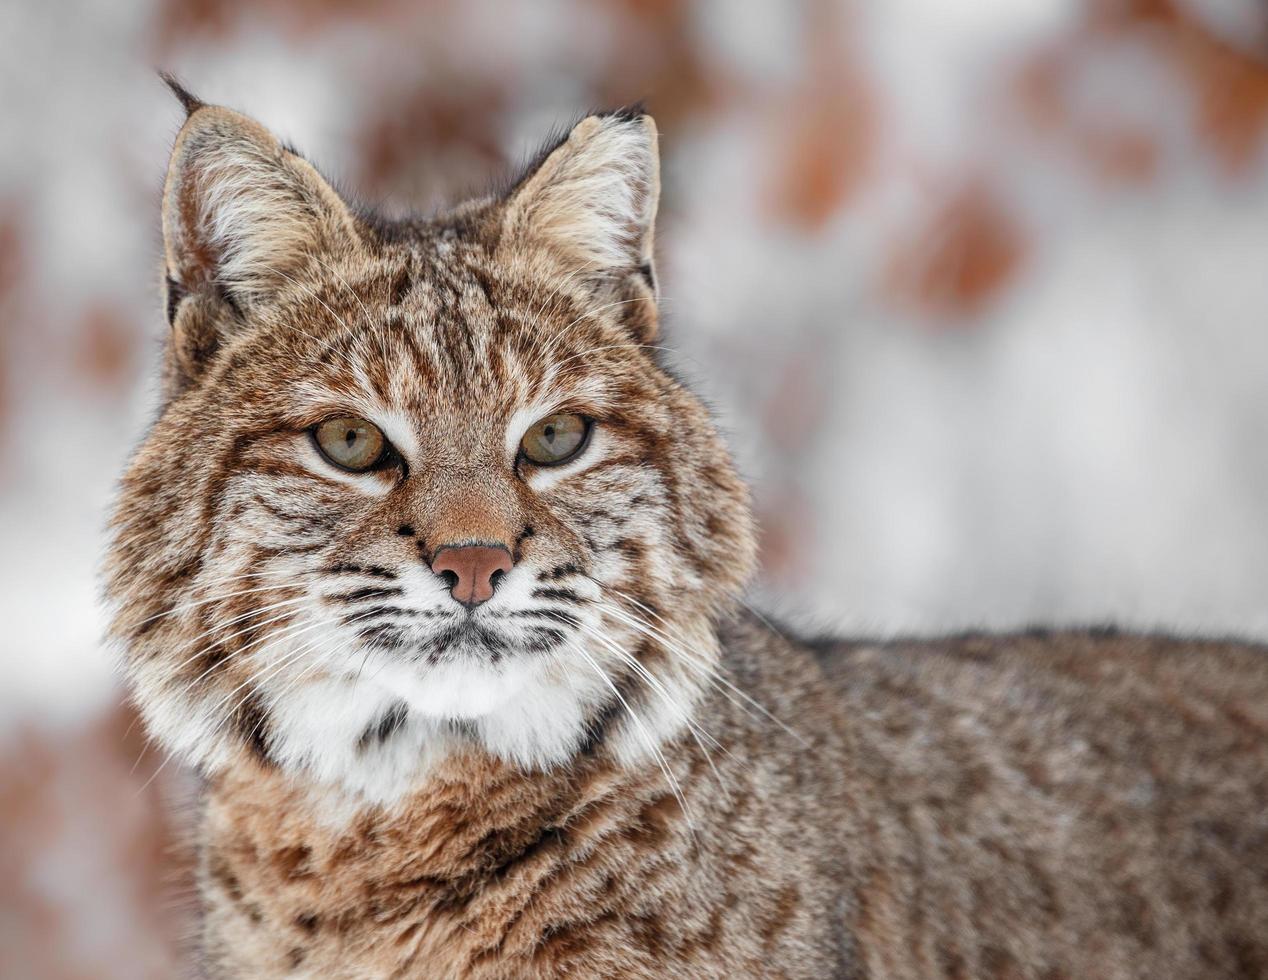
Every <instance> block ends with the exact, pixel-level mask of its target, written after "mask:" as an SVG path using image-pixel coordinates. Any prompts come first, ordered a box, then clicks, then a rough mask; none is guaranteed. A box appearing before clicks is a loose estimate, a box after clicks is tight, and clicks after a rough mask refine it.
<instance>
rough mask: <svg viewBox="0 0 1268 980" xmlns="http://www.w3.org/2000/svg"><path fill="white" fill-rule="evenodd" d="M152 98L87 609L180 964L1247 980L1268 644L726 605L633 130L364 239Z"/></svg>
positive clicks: (297, 164)
mask: <svg viewBox="0 0 1268 980" xmlns="http://www.w3.org/2000/svg"><path fill="white" fill-rule="evenodd" d="M178 94H180V95H181V96H182V98H183V100H184V101H185V104H186V109H187V110H188V118H187V120H186V122H185V125H184V127H183V129H182V130H181V134H180V136H179V137H178V139H177V143H176V148H175V151H174V153H173V157H172V162H171V165H170V168H169V173H168V179H167V184H166V188H165V192H164V208H163V224H164V236H165V243H166V266H167V287H168V304H167V307H168V315H169V319H170V321H171V325H172V336H171V340H170V342H169V345H168V352H167V355H166V362H165V379H164V400H163V406H162V409H161V411H160V414H159V416H158V419H157V420H156V422H155V423H154V425H153V427H152V428H151V430H150V432H149V433H148V435H147V436H146V439H145V440H144V442H143V443H142V445H141V447H140V448H139V450H138V452H137V453H136V455H135V457H134V458H133V460H132V462H131V463H130V465H129V468H128V470H127V472H126V473H125V476H124V479H123V482H122V487H121V491H120V496H119V502H118V506H117V508H116V512H115V517H114V521H113V540H112V547H111V556H110V562H109V567H108V574H107V591H108V595H109V596H110V598H111V600H112V602H113V604H114V618H113V625H112V635H113V637H114V638H115V640H116V642H117V643H118V645H119V647H120V649H121V650H122V653H123V659H124V662H125V665H126V669H127V672H128V675H129V678H130V681H131V683H132V685H133V688H134V691H135V694H136V698H137V700H138V703H139V705H140V707H141V709H142V712H143V714H144V716H145V718H146V720H147V723H148V725H149V728H150V730H151V732H152V733H153V734H154V735H155V736H156V737H157V738H158V739H160V740H161V741H162V742H163V744H164V745H165V746H166V747H167V748H168V749H169V750H170V751H172V752H174V753H177V754H178V755H180V756H181V757H183V758H185V759H187V760H189V761H190V762H191V763H192V764H194V765H195V766H197V767H198V768H199V769H200V770H201V772H202V773H203V774H204V775H205V778H206V793H205V801H204V810H203V815H202V821H201V834H200V854H201V859H200V887H201V893H202V901H203V905H204V910H205V916H204V936H203V943H202V947H203V960H204V966H205V969H206V971H207V972H208V973H209V974H210V975H211V976H214V977H234V978H237V977H242V978H246V977H251V978H267V977H304V976H308V977H323V978H325V977H330V978H339V977H346V978H367V977H415V976H417V977H489V978H494V977H498V978H501V977H514V978H519V977H554V976H579V977H649V978H650V977H665V976H681V977H693V978H694V977H702V978H703V977H736V976H761V977H768V976H769V977H842V978H845V977H859V978H863V977H932V976H947V977H1001V978H1002V977H1034V978H1045V980H1058V978H1069V980H1074V978H1082V977H1138V976H1153V977H1160V976H1166V977H1200V976H1229V977H1232V976H1244V977H1252V976H1264V975H1268V651H1265V650H1264V649H1263V648H1260V647H1256V646H1252V645H1248V644H1238V643H1231V642H1229V643H1217V642H1198V641H1192V642H1191V641H1185V640H1179V639H1172V638H1161V637H1140V636H1127V635H1118V634H1114V633H1111V632H1082V633H1080V632H1064V633H1062V632H1054V633H1027V634H1021V635H1017V636H1001V637H988V636H965V637H956V638H951V639H946V640H940V641H932V640H931V641H920V642H888V643H861V642H845V641H840V642H822V643H807V642H804V641H801V640H797V639H794V638H790V637H787V636H785V635H783V634H782V633H781V632H780V631H779V630H777V629H775V628H774V627H772V626H770V625H768V624H767V623H766V622H765V621H763V620H760V619H759V618H758V617H756V616H755V615H753V614H752V613H750V612H748V611H746V610H745V608H744V607H743V606H742V603H741V602H740V596H741V594H742V591H743V589H744V587H745V583H746V582H747V580H748V579H749V577H750V575H751V572H752V569H753V564H754V534H753V529H752V525H751V520H750V517H749V510H748V500H747V493H746V490H745V487H744V485H743V483H742V482H741V481H740V480H739V478H738V477H737V476H736V474H735V471H734V468H733V466H732V464H731V461H730V458H729V456H728V455H727V453H726V451H725V449H724V448H723V446H722V444H721V442H720V440H719V438H718V436H717V434H716V432H715V430H714V428H713V426H712V424H711V422H710V421H709V418H708V416H707V414H706V412H705V411H704V409H703V408H702V407H701V405H700V403H699V401H698V400H697V399H696V398H695V397H694V396H693V395H692V394H691V393H690V392H689V391H688V390H687V389H686V388H685V387H683V385H682V384H681V383H680V382H679V381H678V380H677V379H676V378H675V377H674V376H673V375H672V373H670V372H669V371H668V370H667V369H666V368H665V367H664V365H663V364H662V363H661V361H660V360H659V357H658V354H657V351H656V337H657V331H658V323H657V298H656V279H655V273H654V270H653V265H652V239H653V226H654V217H655V211H656V202H657V196H658V191H659V177H658V169H657V166H658V165H657V154H656V132H655V128H654V126H653V125H652V122H651V120H650V118H649V117H647V116H646V115H644V114H642V113H641V112H620V113H614V114H610V115H601V116H591V117H588V118H586V119H585V120H583V121H582V122H581V123H579V124H578V125H577V126H576V127H575V128H574V129H573V130H572V131H571V132H570V133H569V134H568V135H567V136H566V137H565V138H563V139H562V140H561V141H559V142H558V143H557V144H556V145H554V146H552V147H550V148H549V149H548V151H547V152H545V153H544V154H543V155H542V156H541V158H540V159H539V160H538V161H537V162H536V163H535V164H534V165H532V166H531V167H530V168H529V169H528V171H527V173H526V174H524V175H523V176H522V177H521V178H520V179H519V180H518V181H517V182H516V183H515V184H514V185H513V186H512V187H510V189H509V190H507V191H506V192H505V193H503V194H499V195H494V196H490V197H488V198H485V199H481V200H476V201H472V202H468V203H467V204H465V205H463V206H461V207H459V208H457V209H455V210H453V211H451V212H447V213H445V214H442V215H439V216H437V217H435V218H433V219H429V220H426V221H423V220H419V221H405V222H387V221H383V220H381V219H377V218H373V217H370V216H368V215H366V214H364V213H361V212H358V211H356V210H355V209H353V208H351V207H350V206H348V205H347V204H346V203H345V202H344V201H343V200H342V199H341V198H340V197H339V196H338V195H337V194H336V193H335V192H334V191H333V190H332V189H331V187H330V186H329V185H328V184H327V183H326V182H325V181H324V180H323V179H322V178H321V177H320V175H319V174H318V173H317V172H316V171H315V170H314V169H313V168H312V167H311V166H310V165H309V164H308V163H306V162H305V161H304V160H303V159H302V158H301V157H299V156H298V155H297V154H296V153H294V152H293V151H292V150H290V149H289V148H287V147H285V146H283V145H282V144H281V143H279V142H278V141H277V140H276V138H274V137H273V136H272V135H271V134H270V133H268V132H267V131H266V130H265V129H263V127H261V126H259V124H257V123H255V122H253V121H252V120H249V119H247V118H246V117H244V116H241V115H239V114H237V113H234V112H231V111H229V110H227V109H223V108H219V107H215V106H207V105H204V104H202V103H201V102H199V101H198V100H196V99H194V98H193V97H192V96H189V95H188V94H187V93H184V92H183V91H179V92H178Z"/></svg>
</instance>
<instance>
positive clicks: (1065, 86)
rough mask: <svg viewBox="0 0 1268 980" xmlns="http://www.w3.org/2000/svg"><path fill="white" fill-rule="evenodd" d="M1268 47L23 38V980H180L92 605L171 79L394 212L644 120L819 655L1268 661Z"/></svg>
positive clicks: (0, 825) (738, 433)
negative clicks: (248, 117) (1210, 653)
mask: <svg viewBox="0 0 1268 980" xmlns="http://www.w3.org/2000/svg"><path fill="white" fill-rule="evenodd" d="M1266 10H1268V8H1265V7H1264V6H1263V5H1261V4H1260V3H1258V2H1257V0H1085V2H1080V0H854V2H830V0H818V2H790V0H761V2H758V0H744V2H743V3H739V2H731V3H728V2H724V0H703V2H695V3H688V2H682V0H655V2H636V0H591V2H581V0H538V2H533V3H509V2H500V3H494V2H490V0H474V2H472V0H463V2H460V0H428V2H414V3H409V2H405V0H396V2H393V0H381V2H357V3H354V2H351V0H312V2H306V3H294V2H284V0H263V2H261V0H256V2H250V3H249V2H246V0H162V2H156V0H149V2H136V3H130V4H121V3H118V2H114V0H95V2H94V0H77V2H73V3H71V2H56V0H48V2H44V3H37V2H34V0H25V2H20V3H8V4H3V5H0V112H2V118H3V120H4V137H3V140H2V141H0V519H2V521H3V539H2V540H3V552H2V554H3V562H2V564H0V617H2V618H3V623H4V629H3V631H0V632H2V638H0V976H4V977H6V978H7V977H23V978H28V977H29V978H40V980H43V978H54V977H56V978H79V977H83V978H115V977H118V978H129V980H131V978H144V977H156V978H157V977H171V976H176V975H180V973H181V969H182V968H181V967H180V966H179V963H180V960H181V935H182V931H183V930H184V929H185V927H186V922H187V920H186V918H185V917H184V913H183V912H182V910H181V907H180V901H179V899H180V897H181V892H182V889H185V888H187V881H186V880H185V874H186V872H185V857H184V852H183V849H182V847H181V846H180V841H179V835H178V834H177V833H176V831H175V829H174V825H173V820H172V819H171V817H170V816H169V814H168V808H167V806H166V805H165V804H166V803H168V802H170V801H171V800H172V799H173V798H174V797H175V796H177V795H179V793H180V790H181V780H180V777H179V774H175V775H174V774H173V772H172V769H173V768H174V767H168V769H167V770H165V771H164V772H163V773H161V774H160V775H159V778H157V779H155V780H153V781H150V777H151V776H152V775H153V774H154V772H155V770H156V768H157V766H158V764H159V762H160V760H159V759H157V758H156V757H155V755H154V752H153V750H150V751H149V752H144V751H143V750H144V741H143V738H142V736H141V734H140V732H139V731H137V729H136V728H135V727H130V726H131V722H132V720H133V719H132V717H131V715H130V714H129V712H128V709H127V708H126V707H125V706H124V705H123V704H122V702H121V699H120V693H119V690H118V688H117V685H116V684H115V682H114V680H113V678H112V673H111V670H110V666H109V663H108V661H107V659H106V658H105V657H104V655H103V654H102V652H101V651H100V648H99V645H98V635H99V633H100V630H101V622H100V618H99V615H98V611H97V607H96V603H95V594H96V592H95V590H96V586H95V582H94V575H95V568H96V565H97V563H98V561H99V557H100V549H101V533H100V532H101V526H102V521H103V508H104V506H105V504H106V501H107V499H108V497H109V494H110V490H111V485H112V481H113V480H114V479H115V477H116V475H117V473H118V471H119V469H120V467H121V465H122V462H123V460H124V458H125V456H126V454H127V452H128V451H129V449H130V447H131V446H132V444H133V442H134V441H135V440H136V439H137V437H138V435H139V433H140V431H141V429H142V427H143V425H144V423H145V421H146V419H147V417H148V414H149V413H150V411H151V410H152V405H153V387H152V384H151V375H152V374H153V368H154V364H155V361H156V355H157V352H158V349H159V345H160V344H161V342H162V339H163V335H164V332H165V329H166V327H165V323H164V320H163V317H162V315H161V311H160V309H159V301H158V282H159V226H158V195H159V189H160V187H161V182H162V177H163V169H164V164H165V162H166V156H167V152H168V150H169V147H170V144H171V140H172V138H173V136H174V135H175V133H176V131H177V129H178V127H179V124H180V121H181V115H182V114H181V112H180V110H179V108H178V106H177V105H176V103H175V101H174V100H173V99H172V98H171V96H170V95H169V94H168V93H167V92H166V91H165V90H164V89H163V88H162V86H161V85H160V84H159V82H158V80H157V78H156V76H155V74H154V71H153V68H154V66H160V67H165V68H168V69H170V70H173V71H175V72H177V73H178V74H179V75H180V76H181V77H182V78H184V79H185V80H186V81H187V82H188V84H189V85H190V86H191V88H193V90H194V91H195V92H196V93H198V94H199V95H200V96H201V97H202V98H204V99H205V100H207V101H213V102H222V103H225V104H228V105H232V106H234V107H236V108H239V109H242V110H244V111H247V112H249V113H251V114H253V115H255V116H257V117H258V118H259V119H261V120H262V121H263V122H265V123H266V124H267V125H269V126H270V127H272V128H273V129H274V130H275V131H277V132H278V133H279V134H281V135H282V136H283V137H285V138H287V139H289V140H291V141H293V142H294V143H295V144H296V145H297V146H299V147H300V148H301V149H302V150H303V151H305V153H306V154H307V155H309V156H310V158H312V159H313V160H314V161H316V162H317V163H318V165H319V166H320V167H322V168H323V169H324V170H325V171H326V173H327V174H329V175H331V176H333V177H335V178H337V179H338V180H340V181H341V182H342V183H343V184H344V185H345V186H347V187H350V188H353V189H356V190H357V191H358V192H359V193H360V195H361V196H363V197H364V198H365V199H368V200H371V201H381V202H384V203H385V204H387V205H389V206H392V207H396V208H404V207H408V206H413V207H420V208H427V207H431V206H434V205H436V204H438V203H439V202H442V201H445V200H448V199H452V198H453V197H454V196H455V195H456V194H459V193H461V192H462V191H463V190H464V189H468V188H473V187H475V188H479V187H482V186H483V185H484V184H485V183H486V182H487V181H488V180H489V179H490V178H491V177H492V176H494V175H497V174H499V173H501V172H502V169H503V168H504V167H505V166H507V165H508V164H513V163H515V162H516V161H519V160H522V159H524V158H525V157H526V156H527V155H528V154H529V153H530V152H531V150H532V149H533V148H534V144H535V143H536V142H537V141H538V140H540V139H541V138H542V136H543V134H545V133H546V132H548V131H549V130H550V129H551V127H553V126H554V125H556V124H559V123H563V122H567V121H569V120H571V119H572V118H574V117H575V116H576V114H577V113H578V112H580V111H582V110H584V109H585V108H588V107H594V106H610V105H615V104H620V103H626V102H632V101H635V100H638V99H645V100H646V101H647V103H648V105H649V107H650V108H651V110H652V111H653V113H654V114H655V115H656V117H657V120H658V122H659V124H660V127H661V131H662V137H663V142H662V148H663V153H664V199H663V202H662V212H661V213H662V218H661V222H660V226H659V228H658V232H659V233H658V235H657V241H658V244H659V246H660V249H661V252H660V255H659V260H660V269H661V274H662V280H663V286H664V293H665V296H666V302H665V307H666V315H667V335H668V341H667V342H668V343H669V344H671V345H672V346H673V347H675V349H676V350H678V351H679V352H680V355H679V364H680V365H681V367H682V370H683V371H684V373H685V374H686V375H687V376H689V377H691V378H693V379H694V380H695V381H696V382H697V383H698V385H699V386H700V387H701V389H702V390H703V391H704V392H706V393H707V395H708V396H709V398H710V399H711V401H712V403H713V404H714V405H715V406H716V408H717V410H718V413H719V415H720V417H721V418H722V420H723V422H724V424H725V426H726V427H727V429H728V431H729V432H730V433H731V435H732V442H733V445H734V446H735V448H736V451H737V453H738V455H739V458H740V460H741V462H742V466H743V469H744V471H745V472H746V474H748V475H749V477H750V478H751V479H752V480H753V482H754V484H755V486H756V488H757V500H758V509H759V513H760V518H761V522H762V525H763V559H764V577H763V583H762V586H761V593H762V596H763V602H762V603H761V604H762V605H764V606H765V607H766V608H768V609H771V610H772V611H776V612H779V613H781V614H782V615H784V616H785V617H787V618H788V619H790V620H791V621H793V622H797V623H801V624H810V625H814V626H834V627H837V628H840V629H843V630H855V631H866V632H870V633H893V632H930V631H936V630H945V629H954V628H961V627H965V626H978V625H986V626H994V627H1007V626H1012V625H1020V624H1026V623H1033V622H1043V623H1066V622H1082V623H1086V622H1104V621H1109V620H1113V621H1117V622H1121V623H1126V624H1131V625H1139V626H1142V627H1174V628H1183V629H1186V630H1193V631H1202V632H1218V633H1227V632H1234V633H1241V634H1245V635H1252V636H1258V637H1268V602H1265V588H1266V587H1268V157H1266V151H1265V137H1266V134H1268V14H1266V13H1265V11H1266ZM138 759H139V760H140V761H139V762H138Z"/></svg>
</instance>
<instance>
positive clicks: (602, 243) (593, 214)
mask: <svg viewBox="0 0 1268 980" xmlns="http://www.w3.org/2000/svg"><path fill="white" fill-rule="evenodd" d="M659 199H660V160H659V156H658V153H657V133H656V124H655V122H654V121H653V120H652V117H651V116H649V115H646V114H644V113H643V112H641V111H638V110H634V111H626V112H616V113H611V114H608V115H595V116H587V117H586V118H585V119H583V120H581V122H579V123H577V125H576V126H574V127H573V129H572V131H571V132H570V133H569V134H568V136H567V137H566V138H565V139H564V140H563V141H562V142H561V143H560V144H559V145H558V146H556V147H555V148H554V149H553V150H551V151H550V152H549V153H547V154H546V155H545V156H544V157H543V159H542V161H541V163H539V164H538V165H537V167H535V168H534V169H533V170H531V171H530V172H529V173H528V174H527V175H526V176H525V177H524V178H523V179H522V180H521V181H520V182H519V183H518V184H517V185H516V186H515V187H514V188H513V189H512V191H511V193H510V195H509V196H508V198H507V200H506V203H505V206H504V210H503V217H502V230H503V235H504V236H507V237H509V240H511V241H516V242H519V241H525V240H528V241H535V242H538V243H541V244H543V245H545V246H547V247H549V248H551V249H553V250H554V251H555V252H556V253H557V254H558V255H559V256H560V257H561V258H562V259H563V260H564V261H565V262H566V263H567V264H568V265H569V266H570V267H571V268H572V269H575V270H576V271H578V272H579V273H580V274H581V275H582V276H583V277H584V278H585V279H587V280H588V281H589V282H590V283H591V284H592V286H593V288H594V291H595V293H596V298H597V299H599V300H602V301H605V302H608V303H610V304H612V306H613V307H615V308H616V310H617V312H618V314H619V315H620V316H621V317H622V318H623V319H624V320H625V321H626V323H627V324H629V326H630V327H631V329H632V330H633V332H634V333H635V334H636V336H638V337H639V338H640V339H641V340H650V339H651V338H652V337H654V336H655V334H656V330H657V315H656V298H657V296H656V277H655V272H654V271H653V264H652V247H653V241H654V238H655V226H656V208H657V204H658V203H659Z"/></svg>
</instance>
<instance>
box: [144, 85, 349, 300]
mask: <svg viewBox="0 0 1268 980" xmlns="http://www.w3.org/2000/svg"><path fill="white" fill-rule="evenodd" d="M169 85H171V86H172V87H173V91H175V92H176V94H177V97H178V98H180V100H181V102H182V104H183V105H184V106H185V109H186V111H187V112H188V116H187V118H186V120H185V125H184V126H183V127H182V128H181V131H180V133H179V135H178V136H177V137H176V145H175V147H174V148H173V150H172V158H171V162H170V164H169V165H168V170H167V181H166V184H165V185H164V188H163V240H164V251H165V254H166V259H167V275H168V278H169V280H170V281H171V283H172V284H174V285H175V287H176V289H175V291H173V290H172V288H171V286H170V285H169V294H168V295H169V310H170V309H171V307H172V305H173V304H172V303H171V297H172V296H173V295H177V296H185V295H191V294H196V293H204V292H218V293H220V294H221V296H222V297H223V298H224V299H225V300H227V301H228V302H229V304H230V305H231V306H234V307H236V308H237V309H238V310H240V311H241V310H246V309H248V308H249V307H250V306H251V305H252V304H254V303H256V302H258V301H259V300H260V299H262V298H263V297H265V296H267V295H268V294H269V293H270V292H271V291H273V290H275V289H277V288H278V287H279V286H282V285H284V284H285V283H286V281H287V277H288V276H292V275H293V274H294V272H293V270H294V269H296V268H297V267H298V266H299V265H300V264H301V263H302V262H303V261H304V260H305V258H306V256H308V255H311V254H313V253H323V252H330V251H333V250H337V249H339V248H341V247H346V246H347V245H348V244H350V243H352V242H355V241H356V231H355V225H354V220H353V217H352V214H351V212H350V210H349V209H348V207H347V205H345V204H344V202H343V201H342V200H341V199H340V198H339V195H338V194H336V193H335V191H334V189H333V188H332V187H331V186H330V185H329V184H328V183H326V181H325V180H324V179H323V178H322V177H321V175H320V174H318V173H317V171H316V170H315V169H314V168H313V166H312V165H311V164H310V163H308V161H306V160H304V159H302V158H301V157H300V156H299V155H297V154H296V153H295V152H293V151H292V150H290V149H288V148H286V147H285V146H283V145H282V144H281V143H280V142H279V141H278V139H277V138H276V137H275V136H274V135H273V134H272V133H270V132H269V131H268V130H267V129H265V128H264V127H263V126H261V125H260V124H259V123H257V122H256V121H255V120H253V119H249V118H248V117H246V116H243V115H241V114H239V113H237V112H233V111H232V110H230V109H225V108H222V107H220V106H209V105H204V104H203V103H202V102H200V101H199V100H198V99H196V98H195V97H194V96H192V95H190V94H189V93H188V92H186V91H185V90H184V89H183V88H180V86H178V85H176V84H175V83H174V82H171V81H169ZM171 312H173V313H174V312H176V311H175V310H171Z"/></svg>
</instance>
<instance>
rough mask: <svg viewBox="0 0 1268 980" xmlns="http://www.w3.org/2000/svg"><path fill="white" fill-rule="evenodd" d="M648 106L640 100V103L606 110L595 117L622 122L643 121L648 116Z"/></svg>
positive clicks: (596, 113)
mask: <svg viewBox="0 0 1268 980" xmlns="http://www.w3.org/2000/svg"><path fill="white" fill-rule="evenodd" d="M648 114H649V113H648V111H647V106H646V105H645V104H644V103H643V100H642V99H640V100H639V101H638V102H632V103H630V104H629V105H624V106H620V107H618V108H616V109H604V110H600V111H598V112H595V113H593V115H596V116H601V117H607V118H611V119H619V120H621V121H622V122H634V120H636V119H642V118H643V117H644V116H646V115H648Z"/></svg>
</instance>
